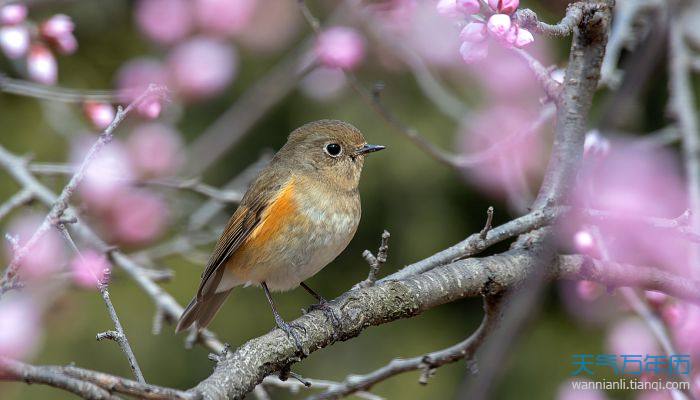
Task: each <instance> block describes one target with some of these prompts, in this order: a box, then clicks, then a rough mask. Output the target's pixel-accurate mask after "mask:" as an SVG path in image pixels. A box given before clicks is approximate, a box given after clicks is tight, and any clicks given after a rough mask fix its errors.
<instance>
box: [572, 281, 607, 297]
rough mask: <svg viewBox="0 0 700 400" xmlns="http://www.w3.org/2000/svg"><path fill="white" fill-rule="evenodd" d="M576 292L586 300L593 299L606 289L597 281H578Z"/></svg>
mask: <svg viewBox="0 0 700 400" xmlns="http://www.w3.org/2000/svg"><path fill="white" fill-rule="evenodd" d="M576 293H577V294H578V295H579V297H580V298H581V299H583V300H585V301H593V300H595V299H597V298H598V297H600V295H602V294H603V293H605V289H604V288H603V287H602V286H601V285H600V284H599V283H597V282H593V281H578V282H576Z"/></svg>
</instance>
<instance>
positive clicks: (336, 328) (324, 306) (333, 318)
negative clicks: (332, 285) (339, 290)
mask: <svg viewBox="0 0 700 400" xmlns="http://www.w3.org/2000/svg"><path fill="white" fill-rule="evenodd" d="M314 310H319V311H321V312H322V313H323V315H324V316H325V317H326V319H327V320H328V321H330V323H331V325H333V335H336V336H337V335H338V334H339V333H340V328H341V322H340V317H338V315H337V314H336V313H335V311H333V307H331V306H330V305H329V304H328V301H326V300H325V299H323V298H321V301H319V302H318V303H316V304H312V305H310V306H309V309H308V311H314Z"/></svg>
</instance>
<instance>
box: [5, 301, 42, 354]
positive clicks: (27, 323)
mask: <svg viewBox="0 0 700 400" xmlns="http://www.w3.org/2000/svg"><path fill="white" fill-rule="evenodd" d="M0 326H1V327H2V329H0V356H3V357H8V358H12V359H20V360H22V359H25V358H27V357H29V356H30V355H31V354H33V353H34V352H36V350H37V346H38V345H39V342H40V340H41V318H40V315H39V311H38V306H37V305H36V304H33V303H32V302H30V300H28V299H24V298H22V299H18V298H9V299H7V300H6V299H3V301H2V302H0Z"/></svg>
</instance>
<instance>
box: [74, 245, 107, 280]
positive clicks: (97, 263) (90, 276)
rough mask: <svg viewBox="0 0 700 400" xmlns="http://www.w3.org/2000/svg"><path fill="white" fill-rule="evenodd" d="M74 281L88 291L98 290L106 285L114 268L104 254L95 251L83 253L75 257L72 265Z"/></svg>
mask: <svg viewBox="0 0 700 400" xmlns="http://www.w3.org/2000/svg"><path fill="white" fill-rule="evenodd" d="M70 267H71V271H72V274H73V281H74V282H75V283H76V284H77V285H79V286H82V287H84V288H87V289H97V287H98V285H100V284H103V283H106V282H105V280H107V279H108V278H109V271H110V270H111V268H112V266H111V264H110V263H109V262H108V261H107V257H105V255H104V254H102V253H98V252H96V251H94V250H86V251H83V252H82V254H81V255H77V256H75V258H73V261H71V263H70Z"/></svg>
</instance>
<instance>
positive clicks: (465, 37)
mask: <svg viewBox="0 0 700 400" xmlns="http://www.w3.org/2000/svg"><path fill="white" fill-rule="evenodd" d="M486 34H487V31H486V24H484V23H483V22H470V23H468V24H467V25H466V26H465V27H464V29H462V31H461V32H460V33H459V38H460V39H461V40H462V41H464V42H472V43H476V42H482V41H484V40H485V39H486Z"/></svg>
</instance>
